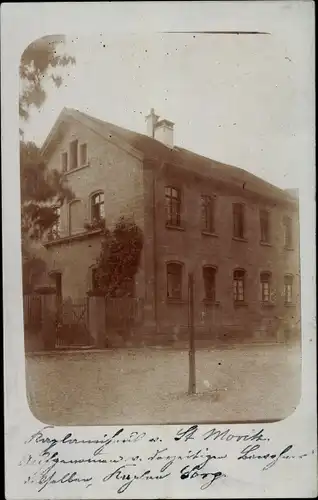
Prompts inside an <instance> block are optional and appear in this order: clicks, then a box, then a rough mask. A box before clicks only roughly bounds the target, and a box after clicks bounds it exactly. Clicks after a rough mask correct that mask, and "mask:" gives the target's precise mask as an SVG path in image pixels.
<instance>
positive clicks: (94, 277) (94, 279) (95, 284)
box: [92, 267, 99, 290]
mask: <svg viewBox="0 0 318 500" xmlns="http://www.w3.org/2000/svg"><path fill="white" fill-rule="evenodd" d="M98 288H99V283H98V279H97V269H96V267H94V268H93V269H92V289H93V290H97V289H98Z"/></svg>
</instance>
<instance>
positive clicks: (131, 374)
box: [26, 345, 301, 425]
mask: <svg viewBox="0 0 318 500" xmlns="http://www.w3.org/2000/svg"><path fill="white" fill-rule="evenodd" d="M61 354H64V356H62V355H61ZM300 354H301V351H300V348H299V346H298V347H297V346H285V345H267V346H264V345H263V346H262V347H261V348H260V346H258V345H253V346H249V347H248V348H247V347H246V346H244V345H243V346H242V345H240V346H236V347H235V348H231V349H221V348H219V349H210V350H207V349H202V350H198V351H197V353H196V382H197V384H196V385H197V394H195V395H191V396H190V395H188V394H187V391H188V374H189V362H188V352H187V351H186V350H177V349H151V348H145V349H117V350H103V351H98V350H85V351H73V352H53V353H51V354H50V355H44V356H42V355H31V356H27V357H26V381H27V392H28V400H29V404H30V407H31V410H32V411H33V413H34V415H35V417H36V418H38V419H39V420H40V421H42V422H45V423H50V424H54V425H127V424H136V425H137V424H139V425H142V424H163V423H191V422H197V423H200V422H205V423H206V422H211V423H217V422H229V421H231V422H239V421H240V422H246V421H249V422H251V421H262V420H267V421H269V420H271V421H273V420H280V419H282V418H285V417H286V416H288V415H290V414H291V413H292V412H293V411H294V409H295V408H296V406H297V405H298V402H299V398H300V388H301V377H300V375H301V356H300ZM286 387H288V390H286Z"/></svg>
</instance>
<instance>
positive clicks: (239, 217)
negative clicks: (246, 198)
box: [233, 203, 244, 238]
mask: <svg viewBox="0 0 318 500" xmlns="http://www.w3.org/2000/svg"><path fill="white" fill-rule="evenodd" d="M233 236H234V237H235V238H244V205H241V204H240V203H233Z"/></svg>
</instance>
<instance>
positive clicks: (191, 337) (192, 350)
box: [188, 273, 196, 394]
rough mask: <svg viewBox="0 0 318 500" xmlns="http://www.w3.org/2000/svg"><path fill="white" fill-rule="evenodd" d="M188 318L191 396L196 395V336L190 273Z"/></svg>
mask: <svg viewBox="0 0 318 500" xmlns="http://www.w3.org/2000/svg"><path fill="white" fill-rule="evenodd" d="M188 307H189V310H188V318H189V389H188V392H189V394H195V393H196V377H195V338H194V337H195V335H194V279H193V274H192V273H189V278H188Z"/></svg>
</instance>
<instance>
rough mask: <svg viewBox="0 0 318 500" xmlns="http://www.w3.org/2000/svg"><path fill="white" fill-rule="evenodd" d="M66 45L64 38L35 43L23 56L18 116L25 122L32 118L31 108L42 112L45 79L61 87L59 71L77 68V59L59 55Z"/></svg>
mask: <svg viewBox="0 0 318 500" xmlns="http://www.w3.org/2000/svg"><path fill="white" fill-rule="evenodd" d="M64 44H65V37H64V36H63V35H58V36H46V37H43V38H39V39H38V40H35V41H34V42H32V43H31V44H30V45H29V46H28V47H27V48H26V49H25V51H24V52H23V54H22V57H21V61H20V84H21V90H20V98H19V115H20V118H22V119H23V120H27V119H28V118H29V110H30V107H31V106H35V107H36V108H37V109H39V108H40V107H41V106H42V105H43V103H44V101H45V99H46V91H45V89H44V81H45V79H46V80H47V79H49V80H51V81H52V82H53V83H54V85H56V86H57V87H60V86H61V84H62V82H63V79H62V77H61V75H60V74H59V73H58V71H57V69H58V68H63V67H66V66H69V65H73V64H75V62H76V60H75V57H73V56H70V55H68V54H62V53H59V49H60V48H61V46H63V45H64Z"/></svg>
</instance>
